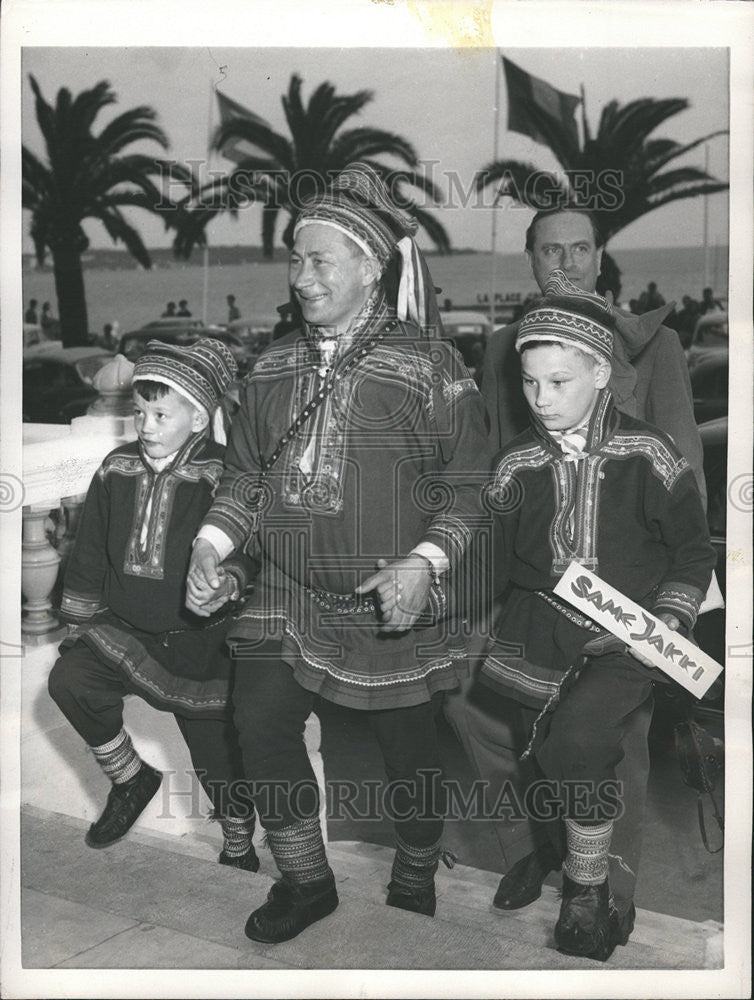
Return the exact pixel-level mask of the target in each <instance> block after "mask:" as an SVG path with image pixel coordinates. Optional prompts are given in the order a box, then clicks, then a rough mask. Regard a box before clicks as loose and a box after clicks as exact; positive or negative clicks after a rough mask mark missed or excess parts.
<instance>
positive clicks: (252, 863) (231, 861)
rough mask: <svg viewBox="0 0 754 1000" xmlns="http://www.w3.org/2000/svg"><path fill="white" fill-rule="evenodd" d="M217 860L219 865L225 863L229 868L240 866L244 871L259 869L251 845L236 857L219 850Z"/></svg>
mask: <svg viewBox="0 0 754 1000" xmlns="http://www.w3.org/2000/svg"><path fill="white" fill-rule="evenodd" d="M217 860H218V861H219V862H220V864H221V865H227V866H228V867H229V868H240V869H242V871H245V872H258V871H259V858H258V857H257V852H256V851H255V850H254V848H253V847H250V848H249V849H248V851H247V852H246V853H245V854H239V855H238V856H237V857H233V856H231V855H228V854H226V853H225V851H220V857H219V858H218V859H217Z"/></svg>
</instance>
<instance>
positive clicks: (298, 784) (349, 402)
mask: <svg viewBox="0 0 754 1000" xmlns="http://www.w3.org/2000/svg"><path fill="white" fill-rule="evenodd" d="M415 228H416V227H415V223H413V221H412V220H410V219H408V218H406V217H405V216H404V215H402V214H401V213H400V212H399V211H398V210H397V208H396V207H395V205H394V204H393V202H392V201H391V199H390V196H389V194H388V192H387V190H386V188H385V186H384V185H383V183H382V181H381V180H380V178H379V177H378V175H377V174H376V173H375V172H374V171H373V170H372V169H371V168H370V167H368V166H366V165H364V164H353V165H351V166H350V167H348V168H346V169H345V170H344V171H343V172H342V173H341V174H340V175H339V176H338V177H337V178H336V179H335V180H334V182H333V183H332V186H331V188H330V189H329V190H328V191H327V192H325V193H323V194H322V195H321V196H320V197H318V198H317V199H315V200H314V201H313V202H311V203H310V204H309V205H307V206H305V207H304V209H303V210H302V211H301V213H300V215H299V217H298V221H297V223H296V226H295V231H294V245H293V249H292V252H291V258H290V269H289V279H290V284H291V286H292V289H293V292H294V295H295V298H296V300H297V303H298V305H299V308H300V310H301V313H302V315H303V326H302V328H301V329H299V330H297V331H295V332H294V333H290V334H288V335H286V336H285V337H283V338H282V339H280V340H279V341H277V342H275V344H273V345H272V346H271V347H269V348H268V349H267V350H266V351H265V352H264V353H263V354H262V355H261V356H260V358H259V360H258V361H257V364H256V366H255V368H254V371H253V373H252V374H251V375H250V376H249V378H248V380H247V382H246V384H245V386H244V389H243V393H242V398H241V407H240V410H239V413H238V415H237V417H236V418H235V421H234V424H233V427H232V430H231V436H230V444H229V448H228V453H227V456H226V466H225V469H226V471H225V475H224V476H223V479H222V482H221V484H220V488H219V490H218V494H217V497H216V500H215V502H214V504H213V506H212V509H211V510H210V512H209V514H208V516H207V518H206V519H205V522H204V526H203V527H202V529H201V531H200V532H199V536H198V539H197V542H196V545H195V549H194V558H193V560H192V568H191V571H190V573H189V578H188V595H189V601H190V604H191V606H193V607H195V608H196V609H198V610H201V607H202V602H203V601H205V600H207V599H208V598H209V599H211V598H212V594H213V588H214V587H215V586H219V585H220V584H221V582H222V573H221V572H220V571H218V570H217V565H218V563H219V561H220V560H221V559H223V558H225V557H227V556H228V555H229V554H230V553H231V552H233V551H234V550H239V549H241V548H242V547H243V546H244V545H245V544H246V543H247V541H248V539H249V538H252V539H253V540H254V544H255V545H258V547H259V550H260V551H261V559H262V568H261V571H260V575H259V577H258V580H257V583H256V589H255V591H254V594H253V596H252V598H251V600H250V601H248V602H247V604H246V606H245V608H244V610H243V612H242V613H241V615H240V617H239V619H238V622H237V624H236V625H235V626H234V628H233V629H232V639H233V641H234V642H235V655H236V657H237V671H236V686H235V693H234V701H235V720H236V725H237V727H238V730H239V734H240V743H241V747H242V750H243V757H244V766H245V771H246V775H247V778H249V779H250V780H252V781H253V782H254V783H255V790H256V795H255V804H256V806H257V810H258V812H259V816H260V821H261V823H262V825H263V826H264V827H265V829H266V831H267V840H268V843H269V846H270V848H271V850H272V853H273V855H274V857H275V861H276V863H277V866H278V868H279V869H280V872H281V874H282V878H281V880H280V881H278V882H276V883H275V885H274V886H273V888H272V890H271V892H270V895H269V899H268V902H267V903H266V904H265V905H264V906H262V907H261V908H260V909H258V910H256V911H255V912H254V913H252V914H251V916H250V917H249V919H248V922H247V924H246V934H247V935H248V936H249V937H250V938H252V939H254V940H257V941H264V942H276V941H282V940H286V939H288V938H291V937H293V936H295V935H296V934H298V933H299V932H300V931H301V930H303V929H304V928H305V927H306V926H308V925H309V924H310V923H312V922H313V921H315V920H318V919H320V918H321V917H323V916H325V915H326V914H328V913H330V912H331V911H332V910H333V909H334V908H335V907H336V906H337V904H338V896H337V892H336V888H335V880H334V878H333V874H332V871H331V870H330V868H329V865H328V862H327V856H326V853H325V848H324V846H323V841H322V833H321V829H320V825H319V820H318V818H317V812H318V804H317V795H316V790H315V787H314V783H313V776H312V773H311V768H310V766H309V763H308V759H307V757H306V754H305V752H304V746H303V743H302V740H301V730H302V726H303V720H304V719H305V718H306V716H307V714H308V713H309V711H310V709H311V706H312V704H313V701H314V697H315V695H319V696H320V697H323V698H326V699H328V700H330V701H333V702H335V703H337V704H341V705H346V706H350V707H353V708H357V709H361V710H363V711H366V712H368V713H369V718H370V723H371V725H372V728H373V730H374V732H375V735H376V738H377V741H378V743H379V745H380V749H381V751H382V753H383V757H384V760H385V766H386V770H387V775H388V778H389V781H390V785H389V788H390V789H391V791H392V792H394V795H393V802H394V805H395V810H394V813H395V828H396V842H397V848H396V854H395V860H394V863H393V867H392V873H391V878H390V885H389V887H388V896H387V903H388V905H390V906H396V907H400V908H402V909H406V910H411V911H414V912H418V913H422V914H426V915H433V914H434V912H435V889H434V873H435V871H436V869H437V865H438V859H439V858H440V854H441V849H440V834H441V831H442V828H443V821H442V801H441V798H440V795H439V792H438V783H437V782H436V781H434V780H432V779H431V778H430V779H429V780H427V777H428V776H430V775H434V776H435V778H437V777H439V772H440V760H439V756H438V748H437V738H436V732H435V722H434V701H435V698H434V696H435V695H438V696H441V694H442V692H444V691H447V690H449V689H451V688H453V687H455V686H456V684H457V672H458V670H459V668H461V667H464V669H465V648H464V644H463V642H462V640H461V639H460V638H459V636H458V635H457V634H454V629H453V628H452V621H453V610H452V607H451V605H452V603H453V602H452V580H453V577H454V571H455V570H456V569H457V568H458V566H459V564H460V563H461V561H462V559H463V556H464V553H465V552H466V550H467V548H468V546H469V543H470V540H471V538H472V533H473V531H474V529H475V527H476V526H477V525H478V524H479V522H480V519H481V517H482V511H481V506H480V485H481V481H482V480H483V479H484V478H485V476H486V472H487V470H488V469H489V457H490V456H489V453H488V445H487V433H486V428H485V422H484V406H483V403H482V400H481V396H480V394H479V392H478V390H477V387H476V385H475V383H474V381H473V379H472V378H471V377H470V376H469V373H468V372H467V371H466V369H465V368H464V366H463V364H462V362H461V361H460V359H459V357H458V355H457V354H456V352H455V351H454V350H453V349H452V348H451V347H450V346H449V345H448V344H447V343H445V342H443V341H441V340H440V339H439V336H438V334H439V332H440V331H439V323H438V314H437V307H436V303H435V299H434V289H433V286H432V283H431V278H430V276H429V273H428V270H427V267H426V263H425V262H424V259H423V257H422V255H421V254H420V252H419V250H418V248H417V246H416V244H415V242H414V240H413V239H412V234H413V232H414V231H415ZM375 569H376V572H375ZM419 772H424V774H425V778H424V779H422V778H421V777H420V775H419ZM275 793H277V794H275ZM273 800H274V801H273Z"/></svg>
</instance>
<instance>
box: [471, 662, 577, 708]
mask: <svg viewBox="0 0 754 1000" xmlns="http://www.w3.org/2000/svg"><path fill="white" fill-rule="evenodd" d="M482 671H483V672H484V673H485V674H487V675H488V676H489V677H493V678H494V679H495V680H499V681H502V682H503V683H504V684H505V686H506V687H508V688H511V689H513V690H516V691H521V692H522V693H524V694H528V695H529V697H530V698H532V697H536V698H538V699H539V700H540V701H543V702H544V701H547V699H548V698H549V697H551V696H552V695H553V694H555V693H556V692H557V691H558V689H559V687H560V682H559V681H547V680H545V679H544V678H539V677H532V676H531V675H530V674H528V673H526V672H525V671H524V670H517V669H516V668H515V667H513V666H511V664H510V663H505V662H504V661H503V660H497V659H495V657H494V656H491V655H490V656H488V657H487V658H486V660H485V661H484V665H483V667H482Z"/></svg>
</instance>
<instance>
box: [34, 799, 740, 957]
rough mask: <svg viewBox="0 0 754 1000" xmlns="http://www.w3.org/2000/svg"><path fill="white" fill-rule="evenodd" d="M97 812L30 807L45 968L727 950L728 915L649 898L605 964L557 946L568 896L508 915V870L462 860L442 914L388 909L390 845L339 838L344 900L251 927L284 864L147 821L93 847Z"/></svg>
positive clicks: (37, 936)
mask: <svg viewBox="0 0 754 1000" xmlns="http://www.w3.org/2000/svg"><path fill="white" fill-rule="evenodd" d="M87 825H88V824H87V822H86V821H84V820H81V819H78V818H74V817H69V816H65V815H62V814H59V813H51V812H47V811H45V810H42V809H39V808H36V807H26V808H25V809H24V810H23V814H22V836H21V845H22V874H21V884H22V892H23V903H22V940H23V958H24V965H25V966H30V967H35V968H50V967H53V966H54V967H57V968H63V967H66V968H186V967H189V968H196V969H219V968H238V969H243V968H268V969H269V968H288V969H416V970H423V969H479V970H484V969H486V970H493V969H575V970H578V969H584V970H588V969H592V970H594V969H595V968H623V969H659V968H665V969H701V968H716V967H719V966H720V964H721V958H722V928H721V927H720V926H719V925H718V924H712V923H707V924H695V923H693V922H691V921H686V920H678V919H676V918H673V917H667V916H663V915H661V914H652V913H648V912H647V911H639V914H638V918H637V927H636V930H635V932H634V936H633V937H632V939H631V940H630V941H629V943H628V945H627V946H626V947H625V948H618V949H616V951H615V953H614V954H613V956H612V958H611V959H610V961H609V963H608V965H607V966H602V965H601V964H600V963H595V962H592V961H590V960H589V959H579V958H574V957H571V956H566V955H561V954H560V953H559V952H558V951H556V950H555V948H554V945H553V941H552V928H553V925H554V923H555V920H556V918H557V912H558V901H557V898H556V893H555V890H554V889H551V888H550V887H547V886H546V887H545V891H544V892H543V895H542V898H541V899H540V900H538V901H537V902H536V903H534V904H532V905H531V906H529V907H527V908H526V909H525V910H520V911H517V912H515V913H507V914H501V913H500V912H499V911H496V910H494V909H493V908H492V907H491V905H490V901H491V899H492V896H493V894H494V890H495V887H496V885H497V880H498V878H499V876H498V875H497V874H495V873H493V872H481V871H477V870H475V869H473V868H468V867H465V866H461V865H457V866H456V867H455V868H454V869H453V871H452V872H447V871H445V870H443V871H442V872H440V873H439V874H438V879H437V885H438V911H437V916H436V917H435V919H434V920H433V919H429V918H427V917H422V916H419V915H416V914H410V913H406V912H404V911H401V910H396V909H393V908H388V907H386V906H385V905H384V903H385V886H386V885H387V882H388V880H389V876H390V865H391V862H392V850H390V849H389V848H386V847H381V846H379V845H373V844H363V843H351V842H331V844H330V845H329V848H328V851H329V856H330V861H331V864H332V867H333V870H334V871H335V874H336V879H337V883H338V892H339V895H340V898H341V905H340V906H339V907H338V909H337V910H336V911H335V913H333V914H332V915H331V916H330V917H328V918H327V919H326V920H323V921H320V922H319V923H317V924H314V925H313V926H312V927H310V928H308V929H307V931H306V932H305V933H304V934H302V935H300V936H299V937H298V938H296V939H294V940H293V941H289V942H285V943H283V944H280V945H274V946H265V945H259V944H255V943H253V942H250V941H248V940H247V939H246V937H245V936H244V934H243V926H244V923H245V921H246V917H247V916H248V914H249V912H250V911H251V910H253V909H255V908H256V907H257V906H259V905H261V903H262V902H263V901H264V899H265V897H266V894H267V891H268V890H269V887H270V885H271V882H272V878H273V877H274V876H275V874H276V869H275V867H274V864H273V862H272V859H271V857H270V855H269V853H267V852H265V853H264V854H263V855H262V868H261V870H260V873H259V874H257V875H251V874H249V873H246V872H239V871H237V870H235V869H229V868H224V867H222V866H219V865H218V864H217V863H216V857H217V850H216V845H214V844H213V843H208V842H204V841H201V840H197V839H192V838H188V837H182V838H176V837H174V836H159V835H156V834H154V833H151V832H144V831H143V830H140V829H138V828H137V829H135V830H133V831H131V833H130V834H129V836H128V837H127V838H126V839H125V840H123V841H122V842H120V843H119V844H115V845H113V846H112V847H111V848H108V849H107V850H104V851H93V850H91V849H90V848H88V847H86V846H85V844H84V842H83V835H84V832H85V830H86V827H87Z"/></svg>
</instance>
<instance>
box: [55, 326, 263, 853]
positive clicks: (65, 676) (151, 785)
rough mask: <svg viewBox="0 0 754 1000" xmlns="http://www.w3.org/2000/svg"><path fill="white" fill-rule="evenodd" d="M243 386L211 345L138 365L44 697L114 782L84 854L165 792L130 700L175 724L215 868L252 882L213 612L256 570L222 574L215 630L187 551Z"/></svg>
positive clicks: (239, 566)
mask: <svg viewBox="0 0 754 1000" xmlns="http://www.w3.org/2000/svg"><path fill="white" fill-rule="evenodd" d="M235 375H236V363H235V361H234V359H233V356H232V354H231V353H230V351H228V349H227V348H226V347H225V345H224V344H222V343H220V342H219V341H216V340H212V339H209V338H207V339H203V340H200V341H198V342H197V343H196V344H194V345H193V346H192V347H173V346H170V345H168V344H162V343H160V342H159V341H150V343H149V344H148V345H147V349H146V351H145V352H144V354H143V355H142V356H141V357H140V358H139V359H138V360H137V361H136V364H135V366H134V371H133V399H134V414H135V424H136V432H137V434H138V440H137V441H134V442H132V443H129V444H125V445H121V446H120V447H118V448H116V449H115V450H114V451H112V452H110V454H109V455H108V456H107V457H106V458H105V460H104V462H103V463H102V465H101V466H100V468H99V470H98V471H97V473H96V474H95V476H94V479H93V480H92V484H91V486H90V488H89V492H88V494H87V498H86V503H85V504H84V509H83V513H82V516H81V521H80V526H79V530H78V536H77V540H76V545H75V548H74V550H73V553H72V554H71V558H70V562H69V565H68V569H67V572H66V577H65V587H64V591H63V600H62V605H61V617H62V618H63V620H64V621H66V622H68V623H69V625H71V626H73V628H72V630H71V631H72V635H71V636H70V637H69V638H68V639H66V640H65V641H64V643H63V645H62V647H61V652H62V655H61V656H60V658H59V659H58V660H57V662H56V663H55V665H54V666H53V668H52V671H51V673H50V678H49V690H50V694H51V696H52V697H53V699H54V700H55V702H56V703H57V705H58V707H59V708H60V710H61V711H62V712H63V714H64V715H65V716H66V718H67V719H68V720H69V722H70V723H71V725H72V726H73V727H74V729H75V730H76V731H77V732H78V733H79V735H80V736H81V737H82V738H83V739H84V741H85V742H86V744H87V746H88V747H89V748H90V750H91V751H92V754H93V756H94V758H95V760H96V761H97V763H98V764H99V765H100V767H101V768H102V770H103V771H104V773H105V774H106V775H107V776H108V778H109V779H110V781H111V782H112V788H111V790H110V794H109V797H108V799H107V803H106V805H105V809H104V811H103V813H102V815H101V816H100V817H99V819H98V820H97V821H96V822H95V823H93V824H92V825H91V827H90V828H89V831H88V832H87V834H86V843H87V844H88V845H89V846H90V847H94V848H103V847H108V846H109V845H110V844H113V843H115V842H116V841H118V840H120V839H121V837H123V836H124V835H125V834H126V833H127V832H128V830H129V829H130V828H131V826H132V825H133V824H134V823H135V822H136V820H137V818H138V817H139V815H140V814H141V812H142V811H143V810H144V808H145V807H146V805H147V804H148V802H149V801H150V799H152V797H153V796H154V795H155V794H156V792H157V789H158V788H159V786H160V782H161V780H162V775H161V774H160V773H159V772H158V771H156V770H155V769H154V768H152V767H151V766H150V765H149V764H147V763H145V762H144V761H142V759H141V758H140V757H139V754H138V753H137V751H136V749H135V748H134V746H133V744H132V742H131V738H130V736H129V734H128V733H127V732H126V730H125V729H124V728H123V699H124V697H125V696H126V695H128V694H136V695H139V696H140V697H142V698H144V700H145V701H147V702H148V703H149V704H151V705H153V706H154V707H155V708H157V709H161V710H163V711H170V712H173V714H174V716H175V719H176V722H177V723H178V727H179V729H180V731H181V733H182V735H183V737H184V739H185V741H186V744H187V746H188V748H189V752H190V754H191V760H192V764H193V766H194V769H195V771H196V774H197V776H198V778H199V780H200V782H201V783H202V786H203V788H204V790H205V791H206V793H207V795H208V796H209V798H210V801H211V802H212V804H213V807H214V809H213V811H214V816H215V818H217V819H219V820H220V823H221V826H222V830H223V841H224V843H223V850H222V852H221V854H220V857H219V861H220V863H221V864H224V865H230V866H233V867H236V868H242V869H245V870H247V871H256V870H257V869H258V868H259V860H258V858H257V856H256V853H255V851H254V848H253V846H252V840H251V838H252V832H253V829H254V812H253V806H252V805H251V799H250V797H249V796H248V795H245V794H244V793H243V787H244V786H243V785H242V784H239V782H241V779H242V776H243V772H242V763H241V755H240V750H239V747H238V743H237V737H236V734H235V730H234V729H233V725H232V721H231V718H230V715H229V707H228V706H229V698H230V685H231V678H232V660H231V659H230V657H229V655H228V653H227V649H226V645H225V635H226V632H227V631H228V627H229V625H230V624H231V621H232V616H229V614H228V610H229V609H232V607H233V605H232V604H229V605H228V606H227V607H226V608H225V609H224V610H223V611H222V612H219V610H218V609H219V608H220V607H221V606H222V605H224V604H226V602H227V601H231V602H233V601H237V600H239V599H240V596H241V595H242V594H243V592H244V590H245V589H246V585H247V582H248V580H249V578H250V574H251V572H252V571H253V569H254V564H253V562H252V560H250V559H249V558H248V557H246V556H245V555H243V554H241V555H237V556H236V557H234V558H231V559H228V560H226V561H225V562H224V563H223V566H222V569H221V577H222V582H221V586H220V587H219V588H218V592H217V598H218V599H217V601H216V602H215V603H214V604H211V605H208V607H207V609H206V613H207V615H208V617H199V616H197V615H194V614H193V613H191V612H190V611H188V610H187V609H186V607H185V604H184V600H185V579H186V570H187V568H188V565H189V559H190V556H191V545H192V542H193V540H194V535H195V534H196V531H197V528H198V526H199V525H200V524H201V522H202V519H203V518H204V516H205V514H206V513H207V511H208V510H209V508H210V505H211V503H212V498H213V496H214V494H215V490H216V488H217V485H218V482H219V480H220V476H221V474H222V469H223V454H224V451H225V449H224V446H223V444H222V443H220V442H221V441H224V429H223V422H222V414H221V412H220V409H219V404H220V401H221V399H222V397H223V395H224V394H225V392H226V391H227V389H228V387H229V386H230V384H231V382H232V380H233V378H234V377H235ZM211 431H212V433H211ZM213 436H214V438H215V440H213Z"/></svg>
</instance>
